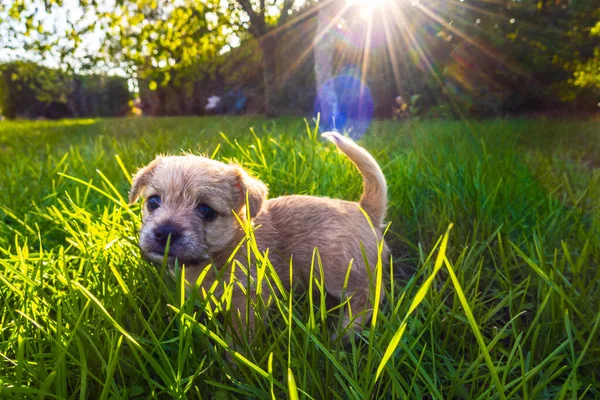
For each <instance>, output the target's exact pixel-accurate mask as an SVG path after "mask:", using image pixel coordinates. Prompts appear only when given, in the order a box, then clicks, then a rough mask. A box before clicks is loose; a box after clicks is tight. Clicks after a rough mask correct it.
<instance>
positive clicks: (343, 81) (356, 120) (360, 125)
mask: <svg viewBox="0 0 600 400" xmlns="http://www.w3.org/2000/svg"><path fill="white" fill-rule="evenodd" d="M373 108H374V104H373V96H371V91H370V90H369V88H368V86H367V85H365V84H364V83H363V82H362V81H361V80H360V79H357V78H356V77H354V76H351V75H340V76H336V77H334V78H332V79H330V80H328V81H327V82H325V83H324V84H323V85H322V86H321V87H320V88H319V90H318V92H317V97H316V100H315V116H317V115H320V127H321V129H322V130H323V131H328V130H338V131H340V132H345V133H348V135H349V136H350V137H351V138H353V139H355V140H356V139H360V138H361V137H362V136H363V135H364V134H365V132H366V131H367V129H368V128H369V125H370V124H371V120H372V119H373Z"/></svg>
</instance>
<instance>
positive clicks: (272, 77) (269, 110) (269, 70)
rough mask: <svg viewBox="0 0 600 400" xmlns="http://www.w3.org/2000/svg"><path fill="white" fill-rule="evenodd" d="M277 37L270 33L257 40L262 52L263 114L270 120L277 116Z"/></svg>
mask: <svg viewBox="0 0 600 400" xmlns="http://www.w3.org/2000/svg"><path fill="white" fill-rule="evenodd" d="M277 36H278V35H276V34H274V33H273V32H270V33H267V34H265V35H264V36H263V37H261V38H260V39H259V41H260V49H261V52H262V67H263V86H264V91H265V114H266V116H267V117H270V118H273V117H277V116H279V108H278V106H277V90H278V87H277Z"/></svg>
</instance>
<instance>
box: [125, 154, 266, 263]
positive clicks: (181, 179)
mask: <svg viewBox="0 0 600 400" xmlns="http://www.w3.org/2000/svg"><path fill="white" fill-rule="evenodd" d="M140 195H143V197H144V205H143V218H142V229H141V232H140V248H141V250H142V255H143V256H144V258H146V259H147V260H148V261H151V262H154V263H161V262H162V260H163V258H164V255H165V249H166V245H167V242H168V240H169V237H170V245H169V255H168V262H169V265H173V263H174V261H175V259H178V260H179V263H180V264H185V265H186V266H199V265H204V264H206V263H207V262H208V260H209V258H211V257H214V256H215V255H216V254H218V253H220V252H222V251H224V250H226V249H230V248H231V246H234V245H236V244H237V241H239V240H240V234H241V230H240V226H239V222H238V221H237V218H236V217H235V215H234V213H235V214H237V215H238V216H239V218H240V219H242V220H245V219H246V214H247V212H249V215H250V218H253V217H254V216H256V214H258V212H259V211H260V209H261V206H262V203H263V201H264V200H265V198H266V196H267V187H266V186H265V185H264V184H263V183H262V182H260V181H259V180H257V179H254V178H252V177H250V176H249V175H248V174H247V173H246V172H245V171H244V170H243V169H242V168H241V167H239V166H237V165H227V164H223V163H221V162H218V161H215V160H211V159H208V158H205V157H199V156H192V155H185V156H172V157H158V158H157V159H155V160H154V161H152V162H151V163H150V164H149V165H147V166H146V167H144V168H142V169H140V170H139V171H138V172H137V174H136V175H135V176H134V178H133V184H132V186H131V191H130V192H129V202H130V203H134V202H135V201H136V200H137V199H138V197H139V196H140ZM246 197H248V206H249V208H250V209H249V210H246ZM234 242H235V243H234Z"/></svg>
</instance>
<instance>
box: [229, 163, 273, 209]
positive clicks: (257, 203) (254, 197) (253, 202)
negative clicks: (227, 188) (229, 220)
mask: <svg viewBox="0 0 600 400" xmlns="http://www.w3.org/2000/svg"><path fill="white" fill-rule="evenodd" d="M235 173H236V175H237V178H238V179H237V183H236V184H235V186H236V187H237V188H239V189H241V193H240V194H241V198H242V201H241V205H240V207H241V206H243V205H245V204H246V196H248V206H249V207H250V218H254V217H256V215H257V214H258V213H259V212H260V209H261V208H262V204H263V202H264V201H265V200H266V199H267V194H268V193H269V189H267V186H266V185H265V184H264V183H262V182H261V181H260V180H258V179H256V178H253V177H251V176H250V175H248V173H247V172H246V171H244V170H243V169H242V168H241V167H239V166H236V167H235Z"/></svg>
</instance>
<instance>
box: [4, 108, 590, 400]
mask: <svg viewBox="0 0 600 400" xmlns="http://www.w3.org/2000/svg"><path fill="white" fill-rule="evenodd" d="M597 124H598V121H579V122H574V121H571V122H556V121H543V120H513V121H503V120H498V121H488V122H471V123H466V122H415V123H410V124H409V123H405V124H396V123H392V122H377V123H375V124H374V125H373V127H372V129H371V132H369V134H368V135H367V136H366V137H365V138H364V139H363V140H362V141H361V143H362V144H363V145H365V146H366V147H367V148H368V149H369V150H370V151H371V152H372V153H373V155H374V156H375V157H376V158H377V160H378V161H379V162H380V164H381V166H382V168H383V170H384V172H385V174H386V177H387V180H388V185H389V199H390V202H389V212H388V220H389V221H390V222H391V226H390V228H389V231H388V233H387V235H386V238H387V240H388V243H389V244H390V246H391V247H392V249H393V263H392V265H391V266H390V271H389V274H386V275H390V278H389V279H390V280H391V285H389V286H388V287H387V289H386V300H385V302H384V305H383V307H382V309H381V310H379V313H378V316H377V320H376V323H375V324H374V326H371V325H369V326H368V327H367V328H366V329H365V330H364V331H363V332H362V334H361V336H360V337H357V338H356V340H354V341H351V342H350V343H349V344H348V345H343V344H342V343H340V341H339V340H333V339H332V333H333V332H335V331H336V329H337V327H336V324H337V321H338V319H336V316H339V314H340V310H341V309H340V308H339V307H335V306H334V307H332V308H327V306H326V305H325V298H324V296H321V297H320V298H318V297H317V298H316V300H313V298H312V297H310V296H306V295H304V296H302V295H301V296H298V295H295V296H290V295H289V294H284V295H282V296H280V297H279V298H276V299H273V304H272V305H271V307H270V309H269V311H268V312H264V313H263V314H265V315H264V318H265V323H264V324H260V327H259V329H258V332H257V333H256V337H255V340H254V341H253V345H252V346H249V345H248V344H247V343H245V342H244V341H243V340H242V342H241V343H238V345H239V346H241V347H239V348H238V350H239V351H240V353H239V355H233V356H232V357H233V358H237V363H236V364H232V363H230V362H229V361H227V358H226V357H225V355H226V353H227V352H231V354H233V351H232V350H228V349H226V346H227V345H226V344H225V343H227V340H226V336H225V333H224V332H225V328H226V327H225V325H226V324H227V319H225V320H223V319H221V318H217V316H218V313H219V308H218V307H217V306H216V305H215V304H214V303H211V302H206V301H205V300H204V299H201V298H199V297H197V296H192V297H190V298H186V297H185V296H184V295H183V286H182V284H181V282H180V281H179V280H177V279H176V280H173V279H171V278H169V277H168V276H167V274H165V273H164V270H161V269H160V268H158V269H157V268H155V267H152V266H150V265H148V264H147V263H145V262H144V261H142V260H141V259H140V256H139V250H138V248H137V245H136V243H137V230H138V228H139V224H140V220H139V205H136V206H133V207H132V208H129V207H128V206H127V205H126V201H125V200H124V199H125V198H126V195H127V191H128V187H129V180H128V179H129V177H130V174H131V173H132V172H134V171H135V169H136V168H137V167H140V166H142V165H143V164H145V163H147V162H149V161H150V160H151V159H152V158H153V156H154V155H155V154H156V153H161V152H171V153H177V152H179V151H180V150H192V151H198V152H203V153H207V154H213V153H214V154H215V157H216V158H218V159H222V160H224V159H235V160H237V161H238V162H240V163H242V164H243V165H244V166H245V167H246V168H248V169H249V170H251V171H252V172H253V173H254V174H255V175H256V176H258V177H260V178H261V179H262V180H263V181H264V182H266V183H267V184H268V185H269V188H270V196H271V197H275V196H278V195H282V194H290V193H303V194H314V195H327V196H331V197H337V198H344V199H350V200H355V199H357V198H358V197H359V195H360V192H361V179H360V176H359V175H358V173H357V171H356V170H355V169H354V168H353V167H352V165H351V164H350V163H349V162H348V161H347V160H345V159H344V157H343V156H342V155H340V154H339V153H338V152H337V151H336V150H335V148H334V146H332V145H331V144H328V143H325V142H324V141H322V140H321V139H320V138H318V137H317V136H316V135H315V134H314V132H312V131H311V130H310V129H309V130H308V131H307V128H306V126H305V124H304V122H303V121H301V120H298V119H279V120H276V121H274V122H273V121H266V120H263V119H261V118H258V117H257V118H250V117H244V118H202V119H199V118H165V119H138V120H134V119H132V120H79V121H64V122H2V123H0V398H3V399H4V398H6V399H11V398H15V399H21V398H49V399H50V398H59V399H63V398H69V399H75V398H80V399H84V398H90V399H99V398H100V399H120V398H137V399H146V398H164V399H170V398H207V399H208V398H215V399H230V398H261V399H262V398H266V399H271V398H273V399H281V398H291V399H294V398H314V399H359V398H360V399H363V398H369V399H375V398H377V399H378V398H383V399H396V398H414V399H420V398H435V399H449V398H460V399H467V398H485V399H488V398H497V399H515V398H519V399H538V398H552V399H555V398H559V399H562V398H569V399H589V398H600V332H599V329H600V327H599V324H600V281H599V279H598V278H599V276H600V208H599V207H600V200H599V199H600V168H599V167H600V133H598V129H597ZM251 127H254V131H255V133H256V135H253V134H252V133H251V131H250V128H251ZM219 132H223V133H224V134H225V135H226V137H222V136H221V135H219ZM451 224H453V227H452V229H451V230H449V231H448V228H449V226H450V225H451ZM257 255H258V256H259V261H260V265H259V266H258V267H259V268H262V269H264V271H265V274H266V276H267V277H269V279H270V281H271V282H272V284H274V285H275V284H277V279H276V278H275V277H273V276H272V273H271V270H270V266H269V262H268V259H267V258H265V257H263V255H260V254H257ZM315 262H318V259H316V260H315ZM315 270H316V269H315ZM385 272H388V271H385ZM317 281H318V279H317ZM242 357H244V358H242Z"/></svg>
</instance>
